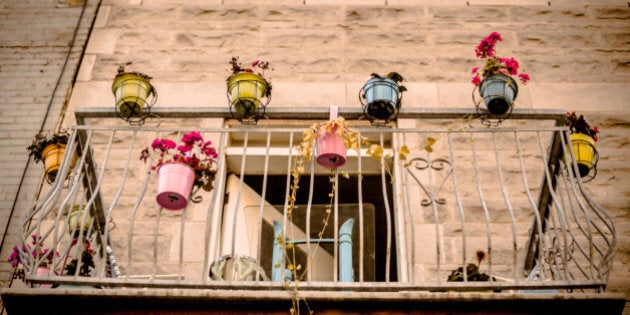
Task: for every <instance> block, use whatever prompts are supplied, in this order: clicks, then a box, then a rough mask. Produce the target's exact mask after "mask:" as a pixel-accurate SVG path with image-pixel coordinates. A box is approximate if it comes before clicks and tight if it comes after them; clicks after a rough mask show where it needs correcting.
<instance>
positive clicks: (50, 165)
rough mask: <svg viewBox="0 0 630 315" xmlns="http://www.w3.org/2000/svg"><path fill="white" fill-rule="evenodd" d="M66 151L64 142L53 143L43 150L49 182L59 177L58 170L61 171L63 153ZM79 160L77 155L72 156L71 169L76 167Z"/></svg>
mask: <svg viewBox="0 0 630 315" xmlns="http://www.w3.org/2000/svg"><path fill="white" fill-rule="evenodd" d="M65 151H66V145H65V144H63V143H56V144H51V145H49V146H47V147H45V148H44V150H42V160H43V161H44V171H45V172H46V180H47V181H48V182H49V183H52V182H54V181H55V178H57V172H58V171H59V167H60V166H61V161H62V158H63V155H64V153H65ZM76 162H77V156H76V155H74V156H73V157H72V162H71V164H70V170H72V168H74V165H75V164H76Z"/></svg>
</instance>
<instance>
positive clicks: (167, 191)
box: [155, 163, 195, 210]
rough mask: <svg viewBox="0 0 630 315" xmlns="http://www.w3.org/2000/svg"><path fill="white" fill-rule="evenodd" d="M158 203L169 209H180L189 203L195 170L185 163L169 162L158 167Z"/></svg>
mask: <svg viewBox="0 0 630 315" xmlns="http://www.w3.org/2000/svg"><path fill="white" fill-rule="evenodd" d="M157 172H158V194H157V197H156V198H155V199H156V201H157V203H158V204H159V205H160V206H162V207H163V208H164V209H167V210H180V209H183V208H185V207H186V205H187V204H188V196H190V191H191V190H192V185H193V183H194V181H195V171H194V170H193V169H192V168H191V167H190V166H188V165H186V164H184V163H167V164H164V165H162V166H160V167H159V168H158V171H157Z"/></svg>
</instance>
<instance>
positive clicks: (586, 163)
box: [566, 112, 599, 177]
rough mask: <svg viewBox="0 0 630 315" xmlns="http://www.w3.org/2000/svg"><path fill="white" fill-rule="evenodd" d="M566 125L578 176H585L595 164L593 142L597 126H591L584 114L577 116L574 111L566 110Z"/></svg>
mask: <svg viewBox="0 0 630 315" xmlns="http://www.w3.org/2000/svg"><path fill="white" fill-rule="evenodd" d="M566 125H567V126H568V127H569V131H570V132H571V134H570V135H569V138H570V140H571V144H572V146H573V152H574V153H575V160H576V162H577V166H578V171H579V174H580V177H585V176H587V175H588V174H589V173H590V171H591V169H593V168H595V166H596V164H597V159H598V155H597V150H596V148H595V142H597V134H598V133H599V129H598V128H597V126H595V127H593V128H591V126H590V125H589V124H588V123H587V122H586V119H584V115H580V116H577V115H576V114H575V112H572V113H569V112H567V122H566Z"/></svg>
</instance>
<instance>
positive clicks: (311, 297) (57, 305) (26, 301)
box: [0, 288, 625, 314]
mask: <svg viewBox="0 0 630 315" xmlns="http://www.w3.org/2000/svg"><path fill="white" fill-rule="evenodd" d="M0 294H1V295H2V300H3V302H4V305H5V307H6V309H7V311H8V313H9V314H22V313H24V314H27V313H28V314H32V308H31V306H32V305H49V306H52V305H54V307H50V308H49V309H48V311H50V312H48V311H47V313H48V314H53V313H55V314H57V313H59V314H69V313H73V312H74V313H78V312H81V311H87V310H89V311H90V313H91V314H114V313H119V312H122V311H124V312H132V311H142V312H143V313H151V311H153V312H157V313H155V314H159V313H166V312H168V313H169V314H183V313H190V312H200V311H203V312H204V314H206V313H218V312H225V311H229V312H230V313H235V314H238V313H251V312H254V311H255V312H264V313H265V314H276V313H278V314H280V313H282V314H286V313H287V310H288V309H289V308H290V307H291V296H292V294H293V292H292V291H291V290H289V291H284V290H211V289H129V288H127V289H116V290H111V289H3V290H2V291H0ZM298 295H299V297H300V298H304V299H306V301H307V302H308V304H309V306H310V308H311V309H312V310H314V311H315V312H317V313H320V314H326V313H336V314H338V313H348V312H352V313H361V314H371V313H382V312H387V313H388V314H402V313H405V314H420V313H426V312H439V313H442V312H449V313H457V314H482V313H484V314H487V313H502V314H510V313H512V314H516V313H518V314H540V313H546V314H552V313H564V314H569V313H571V314H595V313H597V314H621V312H622V310H623V307H624V304H625V299H624V296H623V295H622V294H585V293H580V294H578V293H575V294H511V293H481V292H474V293H473V292H471V293H463V292H410V291H403V292H337V291H335V292H331V291H300V292H299V293H298Z"/></svg>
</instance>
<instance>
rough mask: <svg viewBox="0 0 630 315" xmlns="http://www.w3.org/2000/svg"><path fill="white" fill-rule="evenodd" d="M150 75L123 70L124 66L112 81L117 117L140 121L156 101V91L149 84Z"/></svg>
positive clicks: (131, 121) (134, 121)
mask: <svg viewBox="0 0 630 315" xmlns="http://www.w3.org/2000/svg"><path fill="white" fill-rule="evenodd" d="M150 80H151V77H149V76H148V75H146V74H143V73H140V72H125V68H124V66H120V67H119V68H118V73H117V74H116V77H115V78H114V82H113V83H112V92H113V93H114V98H115V101H116V114H117V115H118V117H120V118H122V119H124V120H126V121H128V122H130V123H141V122H142V121H144V119H145V118H146V117H147V116H148V114H149V113H150V110H151V107H152V106H153V105H154V104H155V102H156V101H157V91H156V90H155V88H154V87H153V85H151V82H150Z"/></svg>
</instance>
